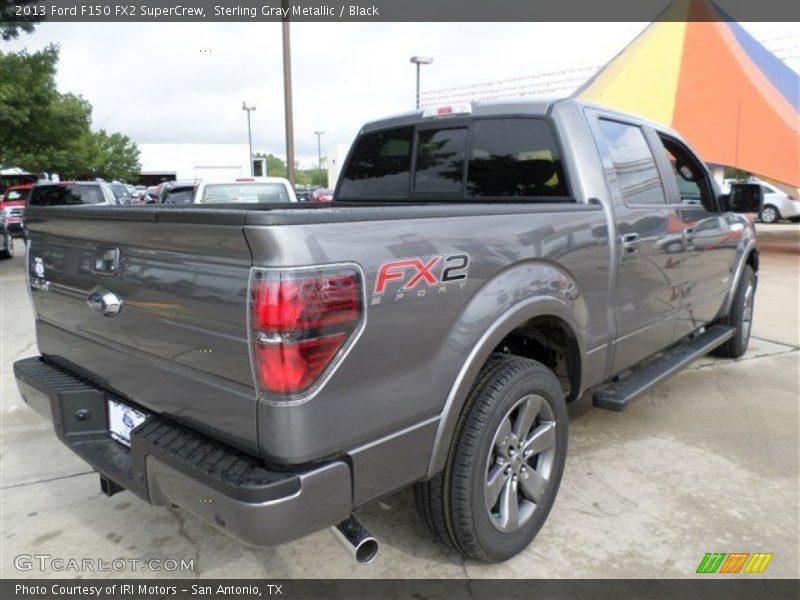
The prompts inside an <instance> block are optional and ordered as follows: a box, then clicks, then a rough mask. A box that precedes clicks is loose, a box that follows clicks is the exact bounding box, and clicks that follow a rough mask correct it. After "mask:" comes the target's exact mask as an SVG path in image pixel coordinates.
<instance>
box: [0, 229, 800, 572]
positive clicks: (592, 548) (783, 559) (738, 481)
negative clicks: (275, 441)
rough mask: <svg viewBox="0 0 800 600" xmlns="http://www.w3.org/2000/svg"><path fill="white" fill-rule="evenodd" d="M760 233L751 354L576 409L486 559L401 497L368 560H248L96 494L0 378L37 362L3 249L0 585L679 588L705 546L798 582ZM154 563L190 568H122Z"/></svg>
mask: <svg viewBox="0 0 800 600" xmlns="http://www.w3.org/2000/svg"><path fill="white" fill-rule="evenodd" d="M759 234H760V245H761V251H762V259H761V274H760V283H759V290H758V294H757V297H756V314H755V319H754V326H753V339H752V341H751V345H750V350H749V351H748V353H747V355H746V356H744V357H743V358H742V359H740V360H737V361H729V360H717V359H713V358H704V359H702V360H700V361H698V362H697V363H695V364H694V365H693V366H692V367H691V368H689V369H687V370H685V371H683V372H682V373H680V374H678V375H676V376H675V377H674V378H672V379H670V380H669V381H667V382H665V383H663V384H661V385H659V386H658V387H657V388H655V389H653V390H652V391H651V392H650V393H649V394H647V395H646V396H644V397H642V398H640V399H639V400H637V401H636V402H635V403H634V404H633V405H632V406H631V407H630V408H629V409H628V410H626V411H625V412H623V413H619V414H617V413H611V412H607V411H601V410H595V409H593V408H591V405H590V402H587V399H583V400H581V401H579V402H578V403H576V405H574V406H573V407H572V408H571V417H572V421H571V430H570V451H569V458H568V459H567V467H566V473H565V475H564V479H563V483H562V486H561V491H560V493H559V496H558V499H557V500H556V504H555V508H554V509H553V512H552V514H551V516H550V518H549V520H548V522H547V523H546V524H545V526H544V528H543V529H542V531H541V532H540V534H539V536H538V537H537V538H536V540H535V541H534V543H533V544H532V545H531V546H530V547H528V549H527V550H525V551H524V552H523V553H522V554H521V555H519V556H517V557H516V558H514V559H512V560H510V561H508V562H506V563H504V564H500V565H482V564H474V563H466V564H465V563H464V561H462V560H461V558H460V557H458V556H456V555H455V554H453V553H452V552H449V551H448V550H446V549H444V548H442V547H441V546H439V545H437V544H436V543H434V542H433V541H432V540H431V538H430V537H429V536H428V534H427V531H426V530H425V528H424V526H423V523H422V522H421V520H420V519H419V518H418V516H417V514H416V511H415V510H414V503H413V497H412V494H411V492H410V491H409V490H406V491H403V492H400V493H398V494H395V495H393V496H391V497H389V498H386V499H384V500H381V501H378V502H375V503H373V504H371V505H370V506H367V507H365V508H364V509H362V510H360V511H359V516H360V517H361V519H362V521H363V522H364V523H365V524H367V525H368V526H369V527H370V528H371V529H372V531H373V532H374V533H375V535H376V536H377V537H378V539H379V540H380V542H381V554H380V556H379V557H378V559H377V561H376V562H374V563H372V564H370V565H366V566H358V565H356V564H354V563H353V562H352V561H351V559H350V558H349V556H348V555H347V554H346V553H345V551H344V550H343V549H342V548H341V547H340V546H339V545H338V544H337V543H336V541H335V540H334V538H333V537H332V536H331V534H330V533H329V532H327V531H322V532H319V533H316V534H314V535H311V536H309V537H307V538H304V539H302V540H299V541H296V542H294V543H291V544H286V545H283V546H279V547H274V548H264V549H259V548H249V547H245V546H243V545H241V544H239V543H237V542H236V541H234V540H233V539H231V538H229V537H228V536H226V535H225V534H223V533H220V532H218V531H217V530H215V529H214V528H212V527H210V526H208V525H206V524H204V523H203V522H201V521H199V520H198V519H195V518H194V517H192V516H191V515H189V514H187V513H184V512H182V511H181V510H179V509H167V508H160V507H153V506H150V505H148V504H146V503H144V502H142V501H140V500H139V499H138V498H136V497H135V496H133V495H132V494H130V493H127V492H126V493H121V494H118V495H116V496H114V497H113V498H107V497H105V496H103V495H101V493H100V486H99V483H98V478H97V475H96V474H95V473H93V472H92V471H91V470H90V469H89V468H88V467H87V465H86V464H84V463H83V462H82V461H81V460H79V459H78V458H77V457H76V456H74V455H73V454H72V453H71V452H69V451H68V450H67V449H66V448H64V447H63V446H62V445H61V443H60V442H59V441H58V440H57V439H56V437H55V435H54V434H53V432H52V429H51V426H50V425H49V424H48V423H47V422H45V421H43V420H42V419H41V418H40V417H38V416H37V415H36V414H35V413H34V412H33V411H31V410H30V409H29V408H28V407H27V406H25V405H24V403H23V402H22V400H21V398H20V397H19V394H18V393H17V389H16V386H15V384H14V378H13V373H12V368H11V366H12V364H13V362H14V361H15V360H17V359H19V358H23V357H28V356H33V355H35V354H36V353H37V350H36V341H35V336H34V329H33V316H32V312H31V309H30V306H29V303H28V297H27V293H26V290H25V277H24V271H23V261H24V259H23V256H22V254H23V252H22V250H23V246H22V241H21V240H20V239H17V250H18V254H17V257H16V258H14V259H13V260H10V261H0V394H2V403H1V404H0V487H1V488H2V489H1V490H0V536H1V537H0V577H3V578H8V577H21V576H34V577H64V576H68V577H79V576H80V577H84V578H91V577H166V576H176V575H178V576H182V577H226V578H230V577H255V578H283V577H286V578H291V577H392V578H397V577H415V578H416V577H426V578H427V577H430V578H441V577H496V578H509V577H520V578H524V577H575V578H605V577H632V578H633V577H635V578H656V577H675V578H685V577H692V576H694V573H695V569H696V568H697V565H698V564H699V562H700V560H701V559H702V558H703V556H704V554H705V553H707V552H771V553H774V557H773V559H772V561H771V562H770V563H769V565H768V567H767V569H766V571H765V572H764V574H763V575H761V577H793V578H797V577H800V549H799V546H800V543H799V542H800V524H799V523H798V514H799V513H800V487H799V486H798V477H799V474H800V464H799V463H800V460H799V455H800V411H799V410H798V406H799V403H800V389H799V388H800V383H798V382H799V381H800V377H799V376H800V352H798V350H800V333H799V331H798V327H799V324H800V323H799V322H800V306H799V304H800V289H799V286H798V283H799V281H800V226H798V225H789V224H778V225H773V226H759ZM19 555H49V557H50V559H57V558H60V559H64V560H65V561H68V560H69V559H78V560H79V561H80V560H81V559H85V558H88V559H93V560H94V561H95V562H94V564H95V569H99V568H102V566H103V565H105V567H106V568H108V569H109V570H107V571H97V570H95V571H94V572H92V571H89V572H78V571H74V570H71V569H70V570H57V568H53V566H54V565H61V563H53V564H51V565H50V566H49V568H45V569H44V570H42V569H40V563H39V562H38V560H50V559H37V561H34V563H33V565H32V570H31V571H26V572H24V571H19V570H18V569H17V568H16V567H15V559H16V557H18V556H19ZM153 558H155V559H161V560H162V561H163V560H165V559H177V560H179V561H180V560H181V559H184V560H193V561H194V564H193V567H194V568H193V570H187V571H183V572H172V571H166V570H161V571H143V570H142V568H141V566H139V565H137V566H136V567H135V568H133V567H131V566H130V565H131V563H130V561H131V560H138V561H146V560H149V559H153ZM113 559H123V560H125V565H126V566H125V567H124V568H123V570H120V571H115V570H114V568H113V566H112V563H111V561H112V560H113ZM98 561H103V562H102V563H100V562H98ZM116 564H117V566H120V564H121V563H119V562H117V563H116ZM164 564H165V565H166V566H170V565H171V564H172V563H164ZM69 565H70V563H69V562H64V563H63V567H62V569H63V568H66V569H69ZM23 566H24V565H23ZM704 577H708V575H706V576H704Z"/></svg>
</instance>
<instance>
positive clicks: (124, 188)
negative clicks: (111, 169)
mask: <svg viewBox="0 0 800 600" xmlns="http://www.w3.org/2000/svg"><path fill="white" fill-rule="evenodd" d="M108 186H109V187H110V188H111V191H112V192H113V193H114V197H115V198H116V199H117V204H131V203H132V200H133V194H132V193H131V190H130V189H129V186H128V185H126V184H124V183H120V182H119V181H114V182H112V183H110V184H108Z"/></svg>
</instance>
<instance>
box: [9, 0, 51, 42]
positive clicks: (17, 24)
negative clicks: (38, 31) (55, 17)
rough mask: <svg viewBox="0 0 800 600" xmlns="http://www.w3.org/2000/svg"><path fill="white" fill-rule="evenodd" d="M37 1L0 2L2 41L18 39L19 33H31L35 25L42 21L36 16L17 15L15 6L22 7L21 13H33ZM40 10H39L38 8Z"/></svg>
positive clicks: (10, 0) (16, 0)
mask: <svg viewBox="0 0 800 600" xmlns="http://www.w3.org/2000/svg"><path fill="white" fill-rule="evenodd" d="M37 2H38V0H14V1H13V2H12V0H0V37H2V38H3V40H4V41H6V42H7V41H9V40H13V39H15V38H17V37H19V34H20V32H25V33H31V32H32V31H33V29H34V27H36V23H38V22H39V21H42V20H43V19H44V17H43V16H38V15H30V14H29V15H24V14H23V15H17V8H16V6H21V7H22V12H23V13H24V12H26V11H27V12H29V13H30V12H34V11H35V8H34V5H35V4H37ZM39 10H41V8H39Z"/></svg>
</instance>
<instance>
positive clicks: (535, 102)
mask: <svg viewBox="0 0 800 600" xmlns="http://www.w3.org/2000/svg"><path fill="white" fill-rule="evenodd" d="M451 104H452V105H453V106H457V105H460V104H465V103H463V102H459V103H448V102H443V103H442V106H448V105H451ZM470 104H471V105H472V112H471V113H470V114H469V115H465V114H464V113H452V114H448V115H443V116H423V113H424V111H423V110H414V111H409V112H405V113H401V114H398V115H393V116H389V117H385V118H381V119H376V120H373V121H369V122H367V123H366V124H365V125H364V126H363V127H362V128H361V133H366V132H369V131H375V130H378V129H384V128H386V127H397V126H403V125H412V124H415V123H419V122H420V121H423V120H425V121H428V120H433V119H441V120H446V119H457V118H459V117H464V116H470V117H486V116H503V115H507V116H512V115H514V116H519V115H547V114H549V113H550V112H551V111H552V109H553V107H555V105H556V104H559V105H562V104H571V105H573V106H574V107H575V108H577V109H578V110H581V109H583V108H591V109H595V110H599V111H602V112H604V113H607V114H609V115H618V116H620V117H623V118H626V119H631V120H634V121H637V122H639V123H641V124H643V125H649V126H651V127H653V128H655V129H658V130H661V131H665V132H668V133H670V134H672V135H674V136H675V137H678V138H680V135H679V134H678V133H677V132H676V131H674V130H673V129H671V128H670V127H667V126H665V125H663V124H661V123H656V122H654V121H651V120H649V119H647V118H645V117H642V116H640V115H637V114H634V113H626V112H623V111H620V110H616V109H613V108H608V107H605V106H601V105H599V104H593V103H590V102H585V101H583V100H578V99H577V98H573V97H565V98H529V99H523V98H510V99H502V100H475V101H473V102H471V103H470Z"/></svg>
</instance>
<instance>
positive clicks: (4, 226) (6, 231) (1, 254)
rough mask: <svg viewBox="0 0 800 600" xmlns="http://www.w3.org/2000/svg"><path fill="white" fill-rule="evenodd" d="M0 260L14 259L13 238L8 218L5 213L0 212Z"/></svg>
mask: <svg viewBox="0 0 800 600" xmlns="http://www.w3.org/2000/svg"><path fill="white" fill-rule="evenodd" d="M0 241H2V245H0V259H3V258H14V238H13V237H12V236H11V229H10V228H9V226H8V218H7V217H6V215H5V213H4V212H2V211H0Z"/></svg>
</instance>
